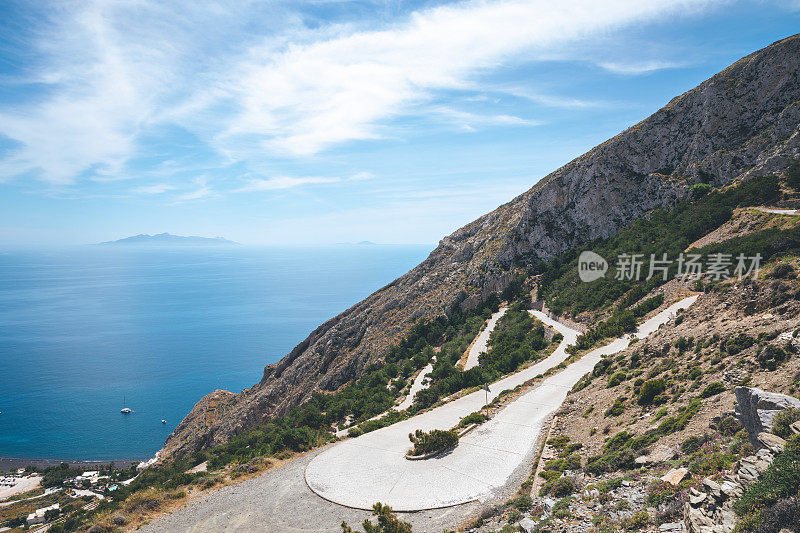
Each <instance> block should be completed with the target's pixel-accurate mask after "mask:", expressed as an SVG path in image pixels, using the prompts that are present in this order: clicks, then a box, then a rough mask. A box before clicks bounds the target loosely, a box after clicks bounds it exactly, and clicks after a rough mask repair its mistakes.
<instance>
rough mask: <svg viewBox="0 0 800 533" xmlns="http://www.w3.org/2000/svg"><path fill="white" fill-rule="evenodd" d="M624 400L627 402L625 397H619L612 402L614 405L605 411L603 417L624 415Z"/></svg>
mask: <svg viewBox="0 0 800 533" xmlns="http://www.w3.org/2000/svg"><path fill="white" fill-rule="evenodd" d="M625 400H627V398H626V397H625V396H619V397H618V398H617V399H616V400H614V403H613V404H612V405H611V407H609V408H608V409H606V412H605V416H606V417H609V416H619V415H621V414H622V413H624V412H625Z"/></svg>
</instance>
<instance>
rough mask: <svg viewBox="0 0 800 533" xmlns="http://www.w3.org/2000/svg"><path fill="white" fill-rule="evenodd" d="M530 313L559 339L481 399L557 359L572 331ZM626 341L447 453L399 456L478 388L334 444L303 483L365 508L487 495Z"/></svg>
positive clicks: (425, 505) (475, 405)
mask: <svg viewBox="0 0 800 533" xmlns="http://www.w3.org/2000/svg"><path fill="white" fill-rule="evenodd" d="M696 299H697V296H692V297H690V298H686V299H684V300H681V301H680V302H677V303H675V304H673V305H671V306H670V307H668V308H667V309H665V310H664V311H662V312H661V313H659V314H658V315H656V316H654V317H653V318H651V319H649V320H647V321H646V322H645V323H644V324H642V326H641V327H640V328H639V330H638V331H637V332H636V333H635V334H634V335H635V336H636V337H639V338H643V337H646V336H647V335H649V334H650V333H652V332H653V331H655V330H656V329H658V327H659V326H660V325H661V324H664V323H665V322H667V321H668V320H669V319H670V318H671V317H672V316H673V315H674V314H675V312H676V311H677V310H678V309H680V308H685V307H688V306H689V305H691V304H692V303H693V302H694V301H695V300H696ZM531 314H533V315H534V316H536V318H538V319H539V320H541V321H542V322H544V323H545V324H547V325H548V326H551V327H553V328H554V329H556V330H557V331H558V332H559V333H561V334H562V335H563V336H564V339H563V340H562V342H561V343H560V344H559V346H558V348H557V349H556V350H555V351H554V352H553V353H552V354H551V355H550V356H549V357H547V358H545V359H544V360H542V361H539V362H538V363H536V364H534V365H532V366H530V367H528V368H526V369H524V370H522V371H520V372H517V373H516V374H512V375H510V376H508V377H506V378H504V379H501V380H500V381H497V382H496V383H493V384H492V385H491V387H490V389H491V391H490V392H489V394H488V401H492V399H494V398H496V397H497V395H498V394H499V393H500V392H501V391H503V390H505V389H513V388H514V387H516V386H517V385H520V384H522V383H524V382H525V381H527V380H529V379H531V378H533V377H535V376H537V375H539V374H542V373H544V372H545V371H547V370H548V369H549V368H552V367H554V366H556V365H558V364H559V363H561V362H562V361H564V360H565V359H566V358H567V353H566V347H567V346H568V345H569V344H572V343H574V342H575V340H576V338H577V337H578V335H579V332H577V331H575V330H573V329H571V328H568V327H567V326H565V325H563V324H561V323H560V322H557V321H555V320H553V319H551V318H550V317H548V316H547V315H545V314H544V313H541V312H539V311H532V312H531ZM629 342H630V336H629V335H626V336H623V337H620V338H619V339H616V340H614V341H613V342H611V343H610V344H608V345H606V346H603V347H601V348H598V349H596V350H593V351H591V352H589V353H588V354H586V355H584V356H583V357H582V358H581V359H579V360H578V361H577V362H575V363H573V364H571V365H569V366H568V367H567V368H566V369H564V370H562V371H561V372H558V373H556V374H554V375H552V376H550V377H548V378H547V379H545V380H544V381H542V382H541V383H540V384H539V385H537V386H536V387H534V388H533V389H531V390H530V391H528V392H526V393H525V394H523V395H522V396H520V397H519V398H518V399H516V400H514V401H513V402H511V403H509V404H508V405H507V406H506V407H505V408H504V409H502V410H501V411H500V412H499V413H497V414H496V415H495V416H494V417H493V418H492V419H491V420H489V421H488V422H485V423H484V424H482V425H480V426H478V428H477V429H475V430H473V431H472V432H470V433H468V434H467V435H466V436H464V437H463V438H462V439H461V440H460V442H459V444H458V446H457V447H456V448H455V449H454V450H452V451H451V452H449V453H445V454H442V455H439V456H437V457H434V458H431V459H427V460H424V461H409V460H407V459H406V458H405V453H406V451H407V450H408V449H409V447H410V443H409V441H408V434H409V433H411V432H414V431H415V430H417V429H421V430H423V431H430V430H431V429H449V428H451V427H453V426H455V425H456V424H458V422H459V421H460V420H461V418H463V417H464V416H466V415H468V414H470V413H472V412H474V411H477V410H479V409H480V408H481V407H482V406H483V405H484V404H485V401H486V393H485V392H484V391H482V390H481V391H476V392H473V393H471V394H468V395H466V396H463V397H461V398H459V399H457V400H454V401H452V402H449V403H447V404H445V405H442V406H440V407H437V408H435V409H432V410H430V411H427V412H425V413H421V414H419V415H417V416H415V417H413V418H410V419H408V420H404V421H401V422H398V423H397V424H394V425H391V426H388V427H385V428H382V429H379V430H377V431H373V432H371V433H367V434H365V435H362V436H360V437H358V438H355V439H350V440H347V441H344V442H342V443H340V444H338V445H336V446H333V447H332V448H330V449H328V450H326V451H325V452H323V453H321V454H319V455H318V456H317V457H315V458H314V459H313V460H312V461H311V462H310V463H309V464H308V466H307V467H306V472H305V478H306V482H307V483H308V486H309V487H310V488H311V490H312V491H314V492H315V493H316V494H318V495H319V496H321V497H322V498H325V499H326V500H329V501H332V502H334V503H338V504H340V505H344V506H347V507H353V508H356V509H371V508H372V505H373V504H374V503H375V502H376V501H380V502H382V503H384V504H388V505H390V506H391V507H392V508H393V509H395V510H396V511H420V510H425V509H436V508H441V507H449V506H453V505H458V504H462V503H466V502H470V501H473V500H483V499H486V498H488V497H489V496H490V495H491V493H492V492H493V491H494V490H496V489H497V488H499V487H502V486H504V485H505V484H506V483H507V482H508V481H509V478H510V477H511V476H512V474H513V473H514V471H515V470H516V469H517V467H518V466H519V465H520V464H521V463H522V461H523V460H524V458H525V457H526V456H527V455H528V454H529V453H530V452H531V450H532V448H533V447H534V445H535V443H536V440H537V437H538V436H539V433H540V431H541V429H542V426H543V424H544V423H545V421H546V420H547V418H548V417H549V416H550V414H551V413H553V412H554V411H555V410H556V409H557V408H558V407H559V406H560V405H561V403H562V402H563V401H564V399H565V398H566V396H567V392H568V391H569V390H570V389H571V388H572V386H573V385H574V384H575V383H576V382H577V381H578V380H579V379H580V378H581V377H582V376H583V375H584V374H586V373H587V372H589V371H591V370H592V368H593V367H594V365H595V364H597V362H598V361H599V360H600V359H601V358H602V357H603V356H604V355H609V354H613V353H616V352H619V351H621V350H623V349H624V348H626V347H627V346H628V344H629Z"/></svg>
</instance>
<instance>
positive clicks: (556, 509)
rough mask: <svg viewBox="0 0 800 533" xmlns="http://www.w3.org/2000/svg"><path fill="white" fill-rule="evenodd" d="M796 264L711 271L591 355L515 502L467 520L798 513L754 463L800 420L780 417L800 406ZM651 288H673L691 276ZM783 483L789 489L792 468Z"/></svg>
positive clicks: (715, 518) (640, 521)
mask: <svg viewBox="0 0 800 533" xmlns="http://www.w3.org/2000/svg"><path fill="white" fill-rule="evenodd" d="M798 222H800V220H798V217H793V223H794V224H795V225H797V224H798ZM732 237H734V238H735V236H732ZM798 268H800V266H799V264H798V259H797V257H796V256H794V257H785V258H783V259H782V260H781V262H779V263H774V264H771V265H768V266H767V267H766V268H765V271H764V272H763V275H762V276H761V277H760V279H759V280H757V281H753V280H750V279H746V280H743V281H735V280H731V281H728V282H724V283H721V284H718V285H715V286H714V287H713V288H710V290H707V291H706V292H705V293H703V294H701V296H700V297H699V299H698V300H697V302H695V304H694V305H693V306H692V307H690V308H689V309H688V310H687V311H685V312H684V313H682V314H681V315H679V316H678V317H677V318H676V319H675V320H673V321H672V322H671V323H669V324H667V325H665V326H664V327H662V328H661V329H659V330H658V331H657V332H656V333H654V334H653V335H652V336H651V337H649V338H648V339H646V340H644V341H641V342H638V343H633V344H631V346H630V347H628V348H627V349H626V350H625V351H623V352H621V353H620V354H618V355H616V356H614V357H610V358H607V359H604V360H603V361H601V363H600V364H598V365H597V366H596V367H595V369H594V371H593V372H592V373H591V374H589V375H588V376H587V377H586V378H584V382H583V383H582V385H581V386H582V387H583V388H580V387H576V389H579V390H573V392H572V393H571V394H570V395H569V396H568V397H567V400H566V402H565V403H564V404H563V405H562V407H561V409H560V410H559V411H558V412H557V413H556V417H555V419H554V421H553V423H552V427H551V430H550V433H549V434H548V440H547V445H546V446H545V448H544V451H543V454H542V457H541V460H540V461H539V466H538V469H537V470H536V471H535V472H533V474H532V481H531V482H529V483H530V485H529V487H528V488H529V492H527V494H529V495H530V497H531V499H527V500H526V502H525V503H526V505H525V506H524V507H525V508H524V509H522V512H519V510H517V511H516V512H515V507H514V506H513V505H509V506H507V507H506V508H503V509H500V510H499V511H498V514H497V515H496V516H494V517H493V518H492V519H489V520H486V523H485V524H484V525H483V527H481V528H480V531H496V530H498V529H499V528H500V527H503V526H502V525H503V524H505V523H511V524H513V523H520V522H524V523H526V524H527V523H529V524H531V527H532V528H533V527H534V525H535V524H540V526H539V527H542V528H544V525H546V526H547V527H546V530H549V531H557V532H562V531H563V532H573V531H598V530H599V531H619V530H636V531H648V532H656V531H659V532H670V531H674V532H686V531H689V532H692V533H714V532H723V533H726V532H730V531H732V529H733V528H734V526H735V525H736V524H737V523H740V522H741V525H740V526H739V527H740V528H741V529H740V531H752V530H754V529H757V531H759V532H768V531H769V532H774V533H777V532H778V531H779V530H780V529H781V527H791V526H797V522H793V521H792V520H791V519H789V518H787V516H788V515H787V511H786V509H784V507H787V506H788V507H787V508H789V507H790V508H791V512H793V513H794V512H797V510H798V509H800V507H798V503H797V500H796V498H795V499H793V500H788V499H787V496H786V495H785V494H782V493H781V492H780V491H781V490H782V487H780V486H778V485H777V484H776V483H777V482H775V479H776V476H775V474H766V472H767V470H768V468H769V467H770V465H771V464H772V463H773V461H774V460H775V458H776V456H780V454H781V452H782V451H783V450H784V448H785V447H786V446H787V443H786V439H789V437H790V436H791V435H792V433H800V423H798V424H795V426H794V427H795V429H790V428H789V425H790V424H792V423H794V422H795V421H796V420H797V419H798V417H800V411H794V412H792V409H790V408H797V407H800V400H799V399H797V397H796V395H797V394H798V388H800V359H798V357H797V353H798V352H800V282H798V278H797V274H796V273H797V270H798ZM659 290H662V291H665V292H666V293H667V294H670V293H671V294H672V297H675V296H674V295H675V294H685V293H686V292H687V291H690V290H691V287H690V284H688V283H685V284H681V283H677V282H670V284H668V285H665V286H664V287H662V288H661V289H659ZM654 387H657V389H655V388H654ZM648 390H649V391H650V392H653V391H654V390H655V392H657V394H656V395H652V394H648V392H647V391H648ZM787 410H788V411H789V412H787V413H784V414H783V415H779V413H782V412H783V411H787ZM786 416H790V418H786ZM781 417H783V420H782V423H781V422H780V419H781ZM781 425H782V426H783V427H781ZM779 435H780V436H779ZM798 438H800V437H796V438H795V442H800V441H798V440H797V439H798ZM795 465H796V463H795ZM796 472H797V468H796V466H795V467H794V473H793V474H791V475H793V476H796V475H797V474H796ZM765 475H766V476H767V477H769V476H771V477H770V478H769V479H772V481H770V480H769V479H768V480H767V481H765V483H766V484H767V485H769V484H770V483H773V484H776V486H775V487H770V490H771V491H772V492H770V493H769V494H770V498H764V497H763V495H761V493H760V492H759V490H760V489H759V488H758V487H755V484H756V483H757V482H758V481H759V480H760V479H762V478H764V476H765ZM793 479H795V480H796V477H795V478H793ZM754 487H755V488H754ZM785 490H787V492H791V491H795V492H796V481H793V482H792V486H791V487H790V488H788V489H785ZM768 492H769V491H768ZM773 493H774V494H773ZM784 499H787V500H786V502H785V503H780V502H781V501H782V500H784ZM738 500H741V503H737V501H738ZM775 502H779V504H778V505H776V506H774V507H770V506H771V505H772V504H773V503H775ZM519 507H520V506H517V509H519ZM750 507H752V508H754V509H755V512H753V511H751V509H750ZM684 524H685V527H684ZM776 524H777V528H775V527H774V526H775V525H776ZM759 525H760V528H758V527H759ZM794 530H795V531H796V529H794ZM526 531H527V529H526Z"/></svg>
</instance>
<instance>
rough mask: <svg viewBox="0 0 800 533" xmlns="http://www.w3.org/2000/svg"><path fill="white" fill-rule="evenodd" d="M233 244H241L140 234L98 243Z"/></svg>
mask: <svg viewBox="0 0 800 533" xmlns="http://www.w3.org/2000/svg"><path fill="white" fill-rule="evenodd" d="M232 244H239V243H238V242H234V241H230V240H228V239H224V238H222V237H194V236H192V237H184V236H183V235H172V234H171V233H158V234H156V235H147V234H139V235H133V236H132V237H125V238H124V239H119V240H116V241H106V242H101V243H98V245H100V246H117V245H119V246H123V245H124V246H129V245H148V246H151V245H152V246H220V245H232Z"/></svg>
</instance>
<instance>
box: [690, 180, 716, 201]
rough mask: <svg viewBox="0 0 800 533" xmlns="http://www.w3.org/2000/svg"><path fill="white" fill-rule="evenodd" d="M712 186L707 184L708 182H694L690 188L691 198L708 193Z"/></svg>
mask: <svg viewBox="0 0 800 533" xmlns="http://www.w3.org/2000/svg"><path fill="white" fill-rule="evenodd" d="M713 189H714V187H712V186H711V185H709V184H708V183H695V184H694V185H692V187H691V188H690V191H691V192H692V198H702V197H703V196H705V195H706V194H708V193H710V192H711V191H712V190H713Z"/></svg>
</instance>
